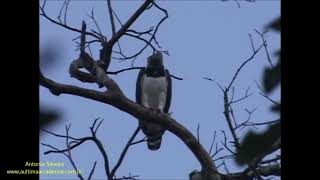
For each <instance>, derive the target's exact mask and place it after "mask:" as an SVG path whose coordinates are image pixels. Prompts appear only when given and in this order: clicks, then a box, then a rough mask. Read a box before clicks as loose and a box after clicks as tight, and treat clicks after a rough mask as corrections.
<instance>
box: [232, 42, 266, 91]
mask: <svg viewBox="0 0 320 180" xmlns="http://www.w3.org/2000/svg"><path fill="white" fill-rule="evenodd" d="M265 43H266V41H264V42H263V43H262V45H260V47H259V48H258V49H256V50H255V51H254V52H253V54H252V55H251V57H249V58H248V59H247V60H245V61H244V62H243V63H242V64H241V65H240V67H239V68H238V69H237V71H236V73H235V74H234V76H233V78H232V80H231V82H230V83H229V85H228V87H227V88H226V91H227V92H228V91H229V89H230V87H231V86H232V83H233V82H234V80H235V79H236V78H237V76H238V74H239V72H240V71H241V69H242V68H243V67H244V66H245V65H246V64H247V63H248V62H250V61H251V60H253V59H254V57H255V55H256V54H257V53H258V52H259V51H260V49H261V48H262V47H263V46H264V44H265Z"/></svg>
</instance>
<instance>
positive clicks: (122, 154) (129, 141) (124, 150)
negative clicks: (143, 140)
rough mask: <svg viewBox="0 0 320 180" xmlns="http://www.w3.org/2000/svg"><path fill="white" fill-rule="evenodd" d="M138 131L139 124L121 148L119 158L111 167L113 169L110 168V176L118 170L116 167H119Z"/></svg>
mask: <svg viewBox="0 0 320 180" xmlns="http://www.w3.org/2000/svg"><path fill="white" fill-rule="evenodd" d="M139 131H140V126H138V127H137V128H136V130H135V131H134V132H133V134H132V136H131V137H130V139H129V140H128V142H127V144H126V146H125V147H124V149H123V150H122V152H121V155H120V157H119V160H118V161H117V163H116V165H115V166H114V167H113V169H112V170H111V173H110V176H111V177H113V176H114V175H115V173H116V171H117V170H118V168H119V167H120V165H121V163H122V161H123V159H124V157H125V155H126V154H127V152H128V149H129V147H130V146H131V145H132V142H133V140H134V138H135V137H136V136H137V134H138V133H139Z"/></svg>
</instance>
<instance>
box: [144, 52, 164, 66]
mask: <svg viewBox="0 0 320 180" xmlns="http://www.w3.org/2000/svg"><path fill="white" fill-rule="evenodd" d="M147 68H148V69H162V68H163V57H162V53H161V52H159V51H158V52H156V53H154V54H153V55H151V56H150V57H148V64H147Z"/></svg>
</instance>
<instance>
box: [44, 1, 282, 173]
mask: <svg viewBox="0 0 320 180" xmlns="http://www.w3.org/2000/svg"><path fill="white" fill-rule="evenodd" d="M62 3H63V2H62V1H48V2H47V5H46V12H47V13H48V15H50V16H51V17H54V18H55V17H57V16H58V13H59V9H60V7H61V6H62ZM141 3H142V1H115V2H112V5H113V8H114V10H115V11H116V12H117V14H118V16H119V18H120V19H121V20H122V22H125V21H126V20H127V19H128V18H129V17H130V15H131V14H132V13H133V12H134V11H135V10H136V9H137V8H138V7H139V6H140V4H141ZM240 3H241V8H238V7H237V4H236V3H235V2H234V1H230V2H220V1H159V2H158V4H159V5H160V6H161V7H163V8H165V9H166V10H167V11H168V13H169V18H168V19H167V20H166V21H165V22H164V23H163V24H162V26H161V27H160V29H159V32H158V35H157V39H158V41H159V43H160V45H161V46H162V47H163V49H164V50H168V51H169V53H170V56H166V55H165V56H164V63H165V65H166V67H167V68H168V69H169V70H170V72H171V73H172V74H173V75H176V76H179V77H182V78H184V80H183V81H178V80H173V95H172V103H171V108H170V111H171V112H173V114H172V117H173V118H174V119H176V120H177V121H179V122H180V123H181V124H183V125H184V126H185V127H187V128H188V129H189V130H190V131H191V132H193V133H194V134H196V130H197V125H198V123H200V137H201V143H202V144H203V145H204V147H206V148H207V149H209V146H210V143H211V141H212V136H213V133H214V131H217V138H218V140H222V139H223V136H222V134H221V133H220V131H221V130H225V131H226V132H227V135H228V137H230V133H229V131H228V127H227V123H226V121H225V119H224V116H223V96H222V92H221V90H220V89H219V88H218V87H217V86H216V84H215V83H213V82H210V81H206V80H203V79H202V77H210V78H214V79H215V80H217V81H218V82H219V83H221V84H222V85H227V84H228V83H229V82H230V80H231V78H232V76H233V75H234V73H235V71H236V69H237V68H238V67H239V65H240V64H241V63H242V62H243V61H244V60H246V59H247V58H248V57H250V56H251V54H252V48H251V44H250V39H249V36H248V33H251V34H252V37H253V40H254V43H255V46H256V47H258V46H259V45H260V44H261V39H260V37H259V36H258V35H257V34H256V33H255V31H254V29H257V30H259V31H263V27H264V26H265V25H266V24H267V23H269V22H270V21H271V20H273V19H274V18H276V17H278V16H279V15H280V1H276V0H274V1H271V0H270V1H257V2H255V3H248V2H240ZM92 8H94V13H95V16H96V19H97V21H98V23H99V24H100V28H101V30H102V31H103V33H105V35H106V36H107V37H110V36H111V28H110V22H109V17H108V12H107V3H106V1H71V3H70V4H69V8H68V9H69V11H68V17H67V22H68V24H69V25H70V26H73V27H78V28H80V27H81V21H82V20H85V21H86V22H87V27H88V29H95V26H94V24H93V22H92V21H91V20H90V18H89V17H88V16H87V14H88V13H90V12H91V9H92ZM162 16H163V14H162V12H160V11H158V10H157V9H155V8H152V9H150V10H149V11H147V12H145V13H143V14H142V16H141V17H140V18H139V19H138V20H137V21H136V22H135V23H134V24H133V26H132V28H131V29H135V30H139V31H143V30H147V29H149V27H150V26H154V25H156V23H157V22H158V21H159V20H160V19H161V17H162ZM117 28H119V25H117ZM78 35H79V34H77V33H75V32H71V31H68V30H66V29H63V28H61V27H59V26H57V25H54V24H52V23H50V22H49V21H47V20H46V19H44V18H43V17H40V50H41V48H42V47H44V46H45V45H48V44H51V45H55V46H57V47H59V50H60V52H61V54H60V59H59V61H58V63H57V64H56V65H54V66H53V67H52V69H48V70H45V71H44V74H45V75H46V76H47V77H49V78H51V79H54V80H55V81H58V82H62V83H67V84H73V85H79V86H81V87H86V88H92V89H97V90H101V89H98V88H97V86H96V85H94V84H82V83H80V82H78V81H77V80H76V79H72V78H70V76H69V74H68V68H69V64H70V62H71V61H72V60H74V59H76V58H77V57H78V54H79V52H75V45H76V44H75V42H73V41H72V39H73V38H75V37H77V36H78ZM265 38H266V40H267V42H268V49H269V52H270V55H271V58H272V60H273V62H276V57H274V56H273V52H275V50H276V49H278V48H280V35H279V34H277V33H274V32H271V31H270V32H268V33H267V34H266V36H265ZM120 43H121V45H122V49H123V50H124V51H125V52H127V54H132V53H133V52H135V51H136V50H137V48H140V47H142V46H143V45H144V44H143V43H141V42H138V41H136V40H134V39H130V38H126V39H121V40H120ZM99 49H100V47H99V44H97V45H96V46H91V50H92V52H93V57H94V58H95V59H97V58H98V57H99V54H98V53H99ZM151 52H152V51H151V50H150V49H147V50H146V51H144V53H143V54H142V55H140V56H139V57H138V58H137V59H136V61H135V63H134V65H135V66H144V65H145V63H146V58H147V57H148V56H149V55H150V54H151ZM268 65H269V64H268V61H267V58H266V54H265V52H264V51H263V50H262V51H260V52H259V53H258V54H257V56H256V57H255V59H254V60H253V61H252V62H250V63H249V64H248V65H247V66H246V67H245V69H244V70H243V71H241V72H240V74H239V76H238V78H237V80H236V82H235V84H234V85H235V90H236V91H235V92H236V93H235V98H237V97H238V98H239V97H242V96H243V95H244V94H245V91H246V89H247V88H248V87H250V92H253V93H254V94H253V95H252V96H251V97H250V98H248V99H247V100H246V101H243V102H241V103H239V104H236V105H235V106H234V111H235V115H236V118H237V119H238V120H239V121H244V120H246V118H247V113H246V112H245V110H244V109H245V108H247V109H249V110H251V109H254V108H257V110H256V111H255V113H254V114H253V115H252V119H253V120H254V121H256V122H265V121H270V120H275V118H276V117H277V115H275V114H272V113H270V111H269V107H270V105H271V104H270V102H269V101H268V100H266V99H265V98H264V97H262V96H261V95H259V90H258V89H257V87H256V85H255V81H259V82H261V78H262V73H263V71H262V70H263V68H264V67H266V66H268ZM130 66H131V61H127V62H118V61H117V60H114V61H113V62H112V64H111V66H110V68H109V70H111V71H114V70H119V69H122V68H126V67H130ZM137 75H138V71H130V72H124V73H121V74H119V75H117V76H111V77H112V78H113V79H114V80H115V81H116V82H117V83H118V84H119V86H120V87H121V88H122V90H123V92H124V93H125V95H126V96H128V97H129V98H131V99H134V94H135V81H136V77H137ZM279 92H280V90H279V89H278V90H277V91H275V92H273V93H272V94H271V97H272V98H274V99H275V100H280V93H279ZM39 95H40V101H41V104H43V105H47V106H54V107H57V108H58V109H59V110H60V111H61V112H63V117H62V118H61V119H60V120H59V123H57V124H55V125H53V126H51V127H50V128H49V129H50V130H51V131H53V132H56V133H60V134H64V133H65V125H66V124H68V123H71V130H70V135H72V136H74V137H84V136H88V135H90V130H89V126H91V125H92V123H93V121H94V119H95V118H97V117H101V118H104V122H103V124H102V126H101V127H100V130H99V132H98V134H97V135H98V137H99V138H100V140H101V141H102V143H103V145H104V147H105V149H106V151H107V152H108V155H109V161H110V164H111V166H113V165H114V164H115V162H116V161H117V159H118V157H119V154H120V153H121V150H122V148H123V147H124V145H125V143H126V142H127V139H128V138H129V137H130V136H131V134H132V132H133V131H134V130H135V128H136V126H137V121H136V120H134V119H133V117H132V116H129V115H127V114H126V113H123V112H121V111H119V110H117V109H115V108H113V107H112V106H109V105H105V104H102V103H98V102H95V101H92V100H88V99H84V98H81V97H76V96H70V95H60V96H58V97H57V96H53V95H52V94H51V93H50V92H49V91H48V90H47V89H45V88H43V87H40V94H39ZM259 130H263V129H262V128H261V129H259ZM245 132H246V131H245V130H244V131H240V133H239V135H240V137H242V136H243V135H244V134H245ZM142 137H143V134H142V133H141V132H140V133H139V135H138V137H137V139H140V138H142ZM40 141H41V142H45V143H48V144H51V145H54V146H56V147H59V148H61V149H62V148H65V141H64V139H58V138H56V137H53V136H51V135H48V134H41V137H40ZM39 148H40V161H41V162H46V161H53V162H64V164H65V166H64V167H63V169H72V166H71V165H70V163H69V161H68V160H67V158H66V157H65V156H63V155H61V154H50V155H43V152H45V151H46V150H48V148H46V147H43V146H39ZM226 153H227V151H223V152H221V153H219V154H218V156H217V157H219V156H222V155H224V154H226ZM72 155H73V158H74V159H75V162H76V164H77V166H78V168H79V169H80V170H81V171H82V172H83V174H84V177H88V175H89V172H90V169H91V167H92V166H93V163H94V161H98V164H97V168H96V171H95V173H94V175H93V179H103V178H105V173H104V171H103V161H102V156H101V154H100V153H99V151H98V149H97V148H96V146H95V145H94V144H93V143H91V142H90V143H86V144H83V145H81V146H80V147H79V148H77V149H75V150H74V151H72ZM219 163H220V162H217V164H219ZM226 163H227V164H228V168H229V171H230V172H234V171H238V170H241V169H243V167H237V166H236V165H235V164H234V162H233V161H226ZM42 169H49V168H48V167H43V168H42ZM58 169H59V168H58ZM194 169H200V164H199V163H198V162H197V161H196V159H195V157H194V156H193V155H192V153H191V152H190V151H189V150H188V149H187V148H186V146H185V145H184V144H183V143H182V142H181V141H180V140H179V139H178V138H176V137H175V136H174V135H173V134H171V133H170V132H166V133H165V135H164V137H163V141H162V145H161V148H160V150H158V151H156V152H152V151H148V150H147V145H146V144H145V143H143V144H139V145H136V146H133V147H132V148H130V150H129V152H128V154H127V156H126V158H125V160H124V162H123V164H122V166H121V167H120V168H119V170H118V172H117V175H118V176H127V175H129V173H131V174H134V175H135V174H136V175H139V176H140V178H141V179H187V176H188V173H189V172H191V171H192V170H194ZM219 170H221V172H224V169H223V168H221V169H219ZM40 177H41V179H75V178H76V176H74V175H41V176H40Z"/></svg>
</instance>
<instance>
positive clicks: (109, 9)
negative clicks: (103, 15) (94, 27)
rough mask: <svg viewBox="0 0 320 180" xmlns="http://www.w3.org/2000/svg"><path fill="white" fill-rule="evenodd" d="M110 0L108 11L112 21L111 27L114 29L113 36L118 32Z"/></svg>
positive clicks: (109, 0) (108, 0)
mask: <svg viewBox="0 0 320 180" xmlns="http://www.w3.org/2000/svg"><path fill="white" fill-rule="evenodd" d="M107 2H108V12H109V17H110V23H111V29H112V36H114V35H115V34H116V27H115V25H114V19H113V13H112V12H113V10H112V7H111V0H107Z"/></svg>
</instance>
